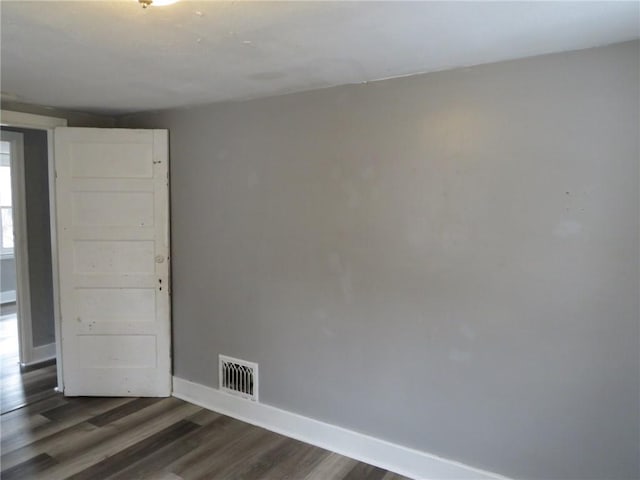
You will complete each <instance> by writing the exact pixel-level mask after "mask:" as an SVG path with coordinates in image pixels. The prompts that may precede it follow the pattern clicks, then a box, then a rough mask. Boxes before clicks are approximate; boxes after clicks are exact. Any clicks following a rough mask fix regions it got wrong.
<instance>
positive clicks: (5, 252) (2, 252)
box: [0, 142, 14, 259]
mask: <svg viewBox="0 0 640 480" xmlns="http://www.w3.org/2000/svg"><path fill="white" fill-rule="evenodd" d="M9 143H11V142H9ZM0 167H9V170H11V160H9V165H0ZM13 176H14V175H13V172H12V173H11V178H12V180H11V183H12V185H11V191H12V193H11V195H12V197H13ZM13 204H14V201H13V198H12V200H11V206H9V207H6V206H2V205H0V212H1V211H2V209H4V208H11V210H12V213H11V216H12V217H13ZM0 215H1V214H0ZM0 218H1V217H0ZM2 237H3V227H2V222H1V221H0V239H1V238H2ZM13 252H14V247H11V248H5V247H3V246H2V244H0V258H2V259H6V258H13V255H14V254H13Z"/></svg>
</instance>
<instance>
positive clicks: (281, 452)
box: [0, 367, 404, 480]
mask: <svg viewBox="0 0 640 480" xmlns="http://www.w3.org/2000/svg"><path fill="white" fill-rule="evenodd" d="M18 372H19V370H18ZM51 372H53V379H54V382H53V384H47V385H48V386H47V389H48V393H47V395H43V394H41V396H37V391H38V389H39V388H42V386H43V385H44V384H46V382H44V381H43V380H42V379H43V378H48V377H49V376H51ZM19 377H21V378H22V379H23V380H24V390H23V391H24V395H23V399H22V400H21V402H22V403H21V405H22V406H19V405H18V406H16V405H17V404H20V401H18V400H16V402H17V403H14V404H12V405H14V406H13V408H7V412H6V413H3V414H2V429H1V445H0V451H1V452H2V457H1V459H0V465H1V470H2V471H1V474H0V478H2V480H14V479H46V480H55V479H65V478H69V479H74V480H81V479H87V480H98V479H106V478H109V479H119V480H131V479H149V480H179V479H185V480H186V479H210V480H216V479H224V480H226V479H243V480H250V479H285V478H286V479H292V480H298V479H299V480H402V479H403V478H404V477H401V476H399V475H396V474H393V473H390V472H387V471H385V470H382V469H380V468H376V467H372V466H370V465H367V464H364V463H361V462H357V461H355V460H352V459H349V458H346V457H343V456H341V455H338V454H335V453H331V452H328V451H326V450H323V449H321V448H317V447H314V446H311V445H308V444H306V443H303V442H299V441H297V440H293V439H290V438H287V437H284V436H282V435H278V434H276V433H273V432H269V431H267V430H264V429H262V428H258V427H255V426H252V425H249V424H247V423H244V422H241V421H238V420H235V419H233V418H230V417H227V416H224V415H220V414H217V413H214V412H211V411H209V410H205V409H203V408H200V407H197V406H195V405H192V404H189V403H186V402H184V401H182V400H178V399H176V398H164V399H158V398H96V397H92V398H88V397H77V398H65V397H63V396H62V395H60V394H57V393H55V392H53V390H52V388H53V385H54V384H55V368H54V369H53V370H52V367H46V368H44V369H41V370H34V371H32V372H27V373H25V374H23V375H22V376H20V375H19ZM6 378H12V377H11V376H10V375H9V376H7V377H6ZM2 381H3V385H2V389H3V398H4V382H5V377H4V376H3V378H2ZM14 383H15V377H13V379H12V380H10V384H9V386H10V389H11V390H15V389H14V387H13V386H12V385H13V384H14ZM28 385H31V387H29V386H28ZM35 385H38V387H35ZM49 387H51V388H49ZM15 391H17V390H15ZM14 397H15V398H18V397H19V395H17V394H16V395H14V394H10V395H8V396H7V398H9V399H10V398H14Z"/></svg>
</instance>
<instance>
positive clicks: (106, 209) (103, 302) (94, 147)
mask: <svg viewBox="0 0 640 480" xmlns="http://www.w3.org/2000/svg"><path fill="white" fill-rule="evenodd" d="M167 139H168V136H167V132H166V131H165V130H125V129H90V128H57V129H56V131H55V161H56V200H57V202H56V211H57V217H58V219H57V220H58V250H59V263H60V265H59V271H60V305H61V317H62V318H61V330H62V363H63V375H64V385H65V395H70V396H75V395H100V396H167V395H169V394H170V393H171V358H170V318H169V311H170V309H169V216H168V212H169V209H168V180H167V179H168V177H167V172H168V151H167Z"/></svg>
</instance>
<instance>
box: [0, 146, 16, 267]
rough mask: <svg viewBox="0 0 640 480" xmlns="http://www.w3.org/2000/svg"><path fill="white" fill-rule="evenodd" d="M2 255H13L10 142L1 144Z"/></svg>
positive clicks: (0, 214)
mask: <svg viewBox="0 0 640 480" xmlns="http://www.w3.org/2000/svg"><path fill="white" fill-rule="evenodd" d="M0 254H2V255H13V209H12V205H11V143H10V142H0Z"/></svg>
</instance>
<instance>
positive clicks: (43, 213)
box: [2, 127, 55, 347]
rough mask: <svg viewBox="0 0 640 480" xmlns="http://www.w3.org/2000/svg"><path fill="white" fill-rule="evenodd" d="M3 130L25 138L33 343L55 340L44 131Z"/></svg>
mask: <svg viewBox="0 0 640 480" xmlns="http://www.w3.org/2000/svg"><path fill="white" fill-rule="evenodd" d="M2 130H8V131H12V132H20V133H22V135H23V140H24V165H25V169H24V174H25V184H26V190H25V195H26V206H27V237H28V246H27V248H28V258H29V287H30V293H31V323H32V335H33V346H34V347H38V346H41V345H48V344H50V343H52V342H54V341H55V323H54V316H53V277H52V273H51V233H50V229H49V172H48V169H49V166H48V151H47V132H46V131H44V130H30V129H26V128H6V127H3V128H2Z"/></svg>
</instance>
